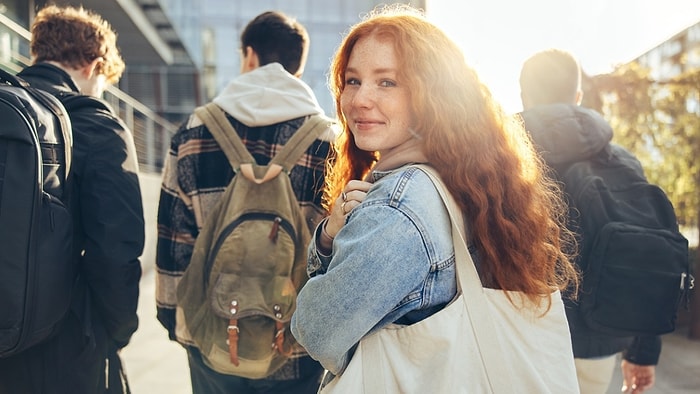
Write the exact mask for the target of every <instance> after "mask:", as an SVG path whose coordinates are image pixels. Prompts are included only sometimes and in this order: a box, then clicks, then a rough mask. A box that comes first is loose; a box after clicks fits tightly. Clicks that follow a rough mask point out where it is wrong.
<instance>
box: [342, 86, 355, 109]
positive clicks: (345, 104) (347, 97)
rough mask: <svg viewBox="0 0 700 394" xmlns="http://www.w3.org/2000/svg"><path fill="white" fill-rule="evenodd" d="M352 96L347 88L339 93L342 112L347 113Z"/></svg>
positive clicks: (350, 105) (350, 106)
mask: <svg viewBox="0 0 700 394" xmlns="http://www.w3.org/2000/svg"><path fill="white" fill-rule="evenodd" d="M352 97H353V96H352V94H351V93H350V92H348V91H347V90H345V91H344V92H343V93H341V94H340V110H341V111H343V113H344V114H348V113H349V112H350V109H351V108H352Z"/></svg>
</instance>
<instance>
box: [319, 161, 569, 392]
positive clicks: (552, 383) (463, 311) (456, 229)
mask: <svg viewBox="0 0 700 394" xmlns="http://www.w3.org/2000/svg"><path fill="white" fill-rule="evenodd" d="M417 167H419V168H421V169H422V170H423V171H424V172H425V173H427V174H428V175H429V176H430V177H431V179H432V181H433V183H434V184H435V186H436V188H437V189H438V191H439V192H440V195H441V196H442V199H443V201H444V203H445V205H446V206H447V208H448V211H449V213H450V217H451V219H452V236H453V242H454V245H455V255H456V264H457V277H458V282H459V289H460V292H459V293H458V294H459V295H458V296H457V297H456V298H455V299H454V300H453V301H452V302H451V303H450V304H449V305H448V306H447V307H445V308H444V309H442V310H441V311H439V312H437V313H435V314H434V315H432V316H430V317H428V318H426V319H424V320H422V321H420V322H418V323H415V324H412V325H410V326H401V325H389V326H388V327H386V328H383V329H381V330H379V331H378V332H376V333H374V334H372V335H370V336H367V337H365V338H363V339H362V340H361V341H360V343H359V344H358V346H357V349H356V351H355V353H354V355H353V357H352V359H351V360H350V363H349V364H348V366H347V368H346V369H345V371H344V372H343V374H342V375H340V376H337V377H335V378H334V379H333V380H332V381H331V382H330V383H329V384H328V385H326V386H325V387H323V388H322V389H321V391H320V392H321V393H323V394H357V393H367V394H375V393H376V394H380V393H381V394H389V393H416V394H418V393H421V394H425V393H450V394H452V393H497V394H501V393H504V394H505V393H509V394H510V393H524V394H543V393H557V394H561V393H578V392H579V389H578V383H577V380H576V371H575V369H574V357H573V352H572V348H571V338H570V336H569V328H568V323H567V320H566V315H565V313H564V305H563V302H562V300H561V295H560V293H559V291H554V292H552V293H551V295H550V299H551V308H550V309H549V311H547V312H546V313H545V308H546V304H545V303H543V306H542V308H537V309H535V308H534V307H533V306H532V305H531V304H529V303H528V301H527V299H526V298H525V297H523V296H522V295H521V294H520V293H516V292H510V295H511V297H512V299H513V301H514V302H515V305H513V304H512V303H511V302H510V301H509V300H508V298H507V297H506V292H505V291H502V290H494V289H487V288H484V287H482V285H481V281H480V279H479V276H478V274H477V271H476V268H475V267H474V263H473V261H472V259H471V256H470V255H469V252H468V251H467V246H466V242H465V241H464V237H463V235H462V234H464V232H463V231H462V229H463V223H464V222H463V220H462V215H461V212H460V210H459V208H458V207H457V205H456V203H455V202H454V200H453V199H452V197H451V195H450V194H449V193H448V192H447V191H446V189H445V188H444V186H443V185H442V182H441V181H440V178H439V176H438V175H437V173H436V172H435V171H434V170H433V169H432V168H430V167H426V166H423V165H420V166H417ZM523 303H526V304H527V305H526V306H524V307H523V308H519V307H518V306H521V305H523Z"/></svg>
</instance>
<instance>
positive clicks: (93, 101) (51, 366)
mask: <svg viewBox="0 0 700 394" xmlns="http://www.w3.org/2000/svg"><path fill="white" fill-rule="evenodd" d="M19 76H20V77H22V78H23V79H25V80H26V81H28V82H29V83H30V84H31V85H32V86H34V87H37V88H40V89H43V90H46V91H48V92H50V93H52V94H54V95H56V96H57V97H63V96H66V95H77V94H79V90H78V87H77V86H76V85H75V83H74V81H73V79H72V78H71V77H70V76H69V75H68V74H67V73H65V72H64V71H63V70H61V69H59V68H57V67H55V66H53V65H50V64H47V63H39V64H37V65H34V66H31V67H28V68H26V69H25V70H23V71H22V72H21V73H20V74H19ZM80 103H81V104H80V106H79V108H77V109H75V110H72V111H70V113H69V115H70V120H71V123H72V130H73V162H72V167H71V173H70V174H71V175H70V179H69V185H70V188H69V195H68V202H69V206H70V208H71V212H72V214H73V219H74V223H75V228H74V245H75V249H74V253H75V258H76V261H77V264H78V267H79V268H78V269H79V277H78V278H77V281H76V289H75V291H74V294H75V296H74V299H73V302H72V306H71V312H70V313H69V315H68V316H67V318H66V322H65V324H64V325H63V327H62V329H61V331H60V332H59V333H58V335H57V337H55V338H54V339H52V340H50V341H48V342H47V343H44V344H42V345H39V346H37V347H35V348H32V349H30V350H29V351H27V352H26V353H23V354H20V355H19V356H17V357H16V358H11V359H8V360H7V361H8V362H7V363H5V362H3V363H2V364H0V393H5V392H13V393H42V394H45V393H86V394H93V393H97V392H106V390H105V389H104V388H102V389H98V387H104V386H105V383H104V379H105V359H107V358H109V359H110V375H113V376H110V377H111V378H112V379H113V378H118V377H119V369H116V370H115V369H114V368H115V367H119V359H118V356H117V349H120V348H122V347H124V346H126V344H127V343H128V342H129V339H130V338H131V335H132V334H133V333H134V332H135V331H136V328H137V327H138V318H137V315H136V308H137V303H138V296H139V280H140V277H141V264H140V262H139V256H141V253H142V251H143V247H144V238H145V235H144V218H143V205H142V201H141V191H140V186H139V181H138V162H137V158H136V149H135V147H134V142H133V136H132V134H131V132H130V131H129V129H128V128H127V127H126V125H125V124H124V123H123V122H121V121H120V120H119V119H118V118H117V117H116V115H115V114H114V112H113V110H112V109H111V108H110V106H109V105H108V104H107V103H106V102H105V101H103V100H100V99H97V98H92V97H87V96H84V98H83V99H81V100H80ZM3 361H5V360H3ZM10 365H12V367H10ZM112 379H110V381H111V380H112ZM117 382H119V381H118V380H117ZM110 386H112V387H111V390H110V392H121V389H120V388H121V384H114V383H111V384H110ZM115 389H116V390H115ZM113 390H115V391H113Z"/></svg>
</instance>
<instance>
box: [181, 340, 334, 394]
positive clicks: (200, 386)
mask: <svg viewBox="0 0 700 394" xmlns="http://www.w3.org/2000/svg"><path fill="white" fill-rule="evenodd" d="M187 359H188V361H189V364H190V378H191V380H192V394H267V393H269V394H316V392H317V391H318V387H319V384H320V381H321V375H323V367H321V365H320V364H319V363H318V362H316V361H314V360H313V359H312V358H311V357H309V356H305V357H302V358H300V359H298V360H297V362H298V366H299V375H298V376H299V378H298V379H292V380H272V379H246V378H242V377H239V376H232V375H225V374H221V373H218V372H216V371H214V370H212V369H211V368H209V367H208V366H206V364H204V361H202V355H201V354H200V353H199V350H197V349H196V348H192V347H188V348H187Z"/></svg>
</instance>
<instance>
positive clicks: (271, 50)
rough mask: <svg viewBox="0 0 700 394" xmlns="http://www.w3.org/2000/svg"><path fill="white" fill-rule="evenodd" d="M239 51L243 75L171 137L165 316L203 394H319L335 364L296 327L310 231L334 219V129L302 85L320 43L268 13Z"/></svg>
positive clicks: (160, 259)
mask: <svg viewBox="0 0 700 394" xmlns="http://www.w3.org/2000/svg"><path fill="white" fill-rule="evenodd" d="M238 48H239V50H240V51H241V75H239V76H238V77H236V78H234V79H233V80H232V81H231V82H229V84H228V85H227V86H226V87H225V88H224V89H223V91H222V92H221V93H220V94H219V95H218V96H217V97H215V98H214V100H213V103H210V104H208V105H207V106H205V107H200V108H198V109H197V110H196V111H195V114H193V115H192V116H190V118H189V119H188V120H187V121H186V122H185V123H184V124H183V125H182V126H181V127H180V130H179V131H178V132H177V133H176V134H175V135H174V136H173V138H172V141H171V147H170V152H169V154H168V157H167V159H166V162H165V170H164V174H163V185H162V189H161V195H160V203H159V208H158V246H157V257H156V263H157V269H158V271H157V277H156V280H157V282H156V292H157V294H156V299H157V307H158V320H159V321H160V322H161V323H162V324H163V326H164V327H165V328H166V329H167V330H168V333H169V336H170V339H171V340H176V341H178V342H179V343H181V344H182V345H183V346H185V347H186V349H187V354H188V361H189V367H190V376H191V380H192V390H193V393H195V394H217V393H222V394H223V393H315V392H316V391H317V389H318V386H319V383H320V377H321V374H322V371H323V369H322V367H321V365H320V364H319V363H317V362H316V361H314V360H313V359H311V357H309V356H308V354H306V352H305V351H304V349H303V348H301V347H300V346H298V345H295V344H296V343H295V341H294V339H293V337H292V336H291V334H290V332H289V329H288V325H289V320H290V319H291V314H292V313H293V311H294V306H295V301H296V292H297V291H298V290H299V288H300V286H302V285H303V284H304V283H305V281H306V279H307V275H306V258H305V255H306V246H307V245H308V241H309V239H310V229H313V228H314V227H315V226H316V224H317V223H318V221H319V220H320V219H321V218H322V217H323V216H325V215H324V213H325V211H324V209H323V208H322V207H321V197H322V194H323V185H324V175H325V169H326V162H325V161H326V157H327V155H328V152H329V148H330V143H331V142H332V140H333V138H334V134H333V131H332V129H331V127H330V126H331V122H330V120H328V119H325V120H324V117H323V116H322V114H323V111H322V109H321V108H320V106H319V105H318V103H317V100H316V98H315V97H314V94H313V92H312V91H311V89H310V88H309V86H308V85H306V84H305V83H304V82H303V81H302V80H301V75H302V72H303V71H304V65H305V63H306V58H307V53H308V48H309V37H308V35H307V32H306V30H305V28H304V27H303V26H302V25H301V24H300V23H299V22H297V21H295V20H294V19H292V18H290V17H288V16H286V15H284V14H282V13H280V12H274V11H270V12H264V13H262V14H260V15H258V16H257V17H255V18H254V19H253V20H252V21H250V22H249V23H248V25H247V26H246V27H245V28H244V29H243V32H242V34H241V39H240V42H239V46H238ZM299 137H301V138H299ZM289 148H291V150H290V149H289ZM241 213H242V214H241ZM239 214H241V215H239Z"/></svg>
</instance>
